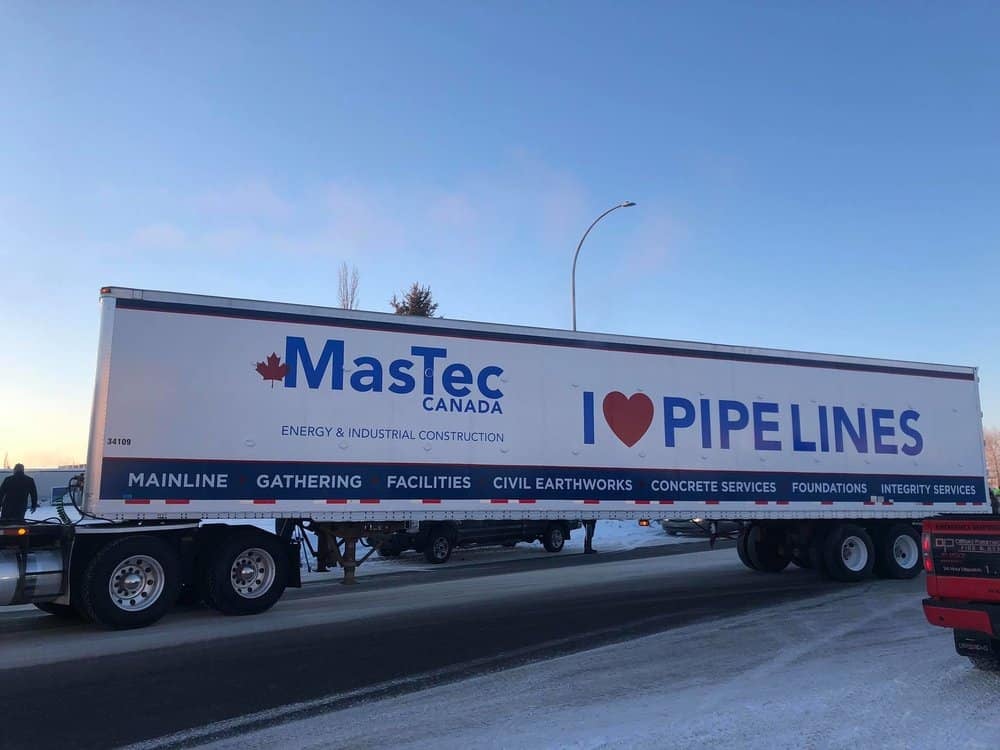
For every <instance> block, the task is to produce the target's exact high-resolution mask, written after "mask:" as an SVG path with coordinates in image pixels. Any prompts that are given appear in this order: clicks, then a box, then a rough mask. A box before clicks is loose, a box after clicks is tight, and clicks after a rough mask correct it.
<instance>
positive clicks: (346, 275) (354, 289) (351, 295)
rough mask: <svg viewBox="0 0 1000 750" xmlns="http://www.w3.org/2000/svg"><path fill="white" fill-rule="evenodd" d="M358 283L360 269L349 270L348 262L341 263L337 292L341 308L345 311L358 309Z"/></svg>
mask: <svg viewBox="0 0 1000 750" xmlns="http://www.w3.org/2000/svg"><path fill="white" fill-rule="evenodd" d="M358 281H359V275H358V267H357V266H351V267H350V268H348V266H347V262H346V261H344V262H343V263H341V264H340V273H339V279H338V285H337V290H338V297H339V298H340V306H341V307H342V308H344V309H345V310H357V309H358Z"/></svg>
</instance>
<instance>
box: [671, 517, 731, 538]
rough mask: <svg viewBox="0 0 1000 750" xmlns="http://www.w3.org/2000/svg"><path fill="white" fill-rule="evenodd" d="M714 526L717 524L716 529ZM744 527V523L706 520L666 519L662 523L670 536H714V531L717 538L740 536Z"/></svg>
mask: <svg viewBox="0 0 1000 750" xmlns="http://www.w3.org/2000/svg"><path fill="white" fill-rule="evenodd" d="M712 524H715V525H714V527H713V525H712ZM743 525H744V524H743V522H742V521H727V520H724V519H720V520H718V521H712V520H709V519H705V518H664V519H663V520H662V521H660V526H662V527H663V530H664V531H665V532H667V533H668V534H669V535H670V536H712V534H713V529H714V533H715V534H716V535H717V536H729V535H732V534H739V533H740V531H741V530H742V529H743Z"/></svg>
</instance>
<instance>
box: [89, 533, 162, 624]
mask: <svg viewBox="0 0 1000 750" xmlns="http://www.w3.org/2000/svg"><path fill="white" fill-rule="evenodd" d="M180 584H181V581H180V563H179V561H178V559H177V552H176V551H175V550H174V549H173V547H171V546H170V545H169V544H167V543H166V542H165V541H164V540H163V539H160V538H159V537H157V536H153V535H152V533H147V534H142V535H135V536H126V537H121V538H119V539H115V540H114V541H112V542H110V543H108V544H107V545H105V546H104V547H102V548H101V549H99V550H98V551H97V553H96V554H95V555H94V557H93V558H92V559H91V561H90V563H89V564H88V565H87V569H86V570H85V571H84V574H83V581H82V584H81V589H80V603H81V606H82V607H83V609H84V611H85V612H86V614H87V616H88V617H89V618H90V619H91V620H93V621H94V622H96V623H97V624H98V625H103V626H104V627H106V628H113V629H115V630H126V629H129V628H141V627H145V626H146V625H152V624H153V623H154V622H156V621H157V620H159V619H160V618H161V617H163V615H165V614H166V613H167V610H169V609H170V608H171V607H172V606H173V605H174V601H175V600H176V599H177V593H178V591H179V589H180Z"/></svg>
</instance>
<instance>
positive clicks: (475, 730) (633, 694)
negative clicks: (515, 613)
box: [207, 555, 1000, 750]
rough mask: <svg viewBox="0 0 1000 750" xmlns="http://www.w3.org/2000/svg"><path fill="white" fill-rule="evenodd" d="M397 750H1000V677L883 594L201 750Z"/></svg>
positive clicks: (876, 590)
mask: <svg viewBox="0 0 1000 750" xmlns="http://www.w3.org/2000/svg"><path fill="white" fill-rule="evenodd" d="M699 557H702V555H693V556H691V558H692V560H691V562H695V560H696V559H697V558H699ZM913 583H916V582H913ZM900 588H902V589H904V590H902V591H901V590H900ZM390 746H391V747H407V748H435V750H443V749H446V748H456V749H458V748H461V749H463V750H465V749H466V748H470V747H497V748H524V747H535V748H638V747H641V748H760V749H761V750H769V749H770V748H797V749H798V748H805V749H810V748H817V749H818V748H851V749H852V750H854V749H856V748H876V747H877V748H899V749H900V750H903V749H909V748H928V749H930V748H935V749H939V748H948V749H949V750H956V749H958V748H983V749H984V750H985V749H987V748H989V749H990V750H994V749H995V748H997V747H1000V677H998V676H996V675H992V674H988V673H983V672H978V671H975V670H973V669H972V668H971V666H970V665H969V664H968V662H967V661H966V660H965V659H963V658H960V657H958V656H957V655H956V654H955V653H954V651H953V648H952V643H951V633H950V631H946V630H943V629H940V628H933V627H931V626H930V625H928V624H926V622H925V621H924V619H923V615H922V612H921V608H920V593H919V591H918V590H915V588H914V586H912V585H907V584H901V583H899V582H889V581H877V582H872V583H870V584H866V585H860V586H857V587H852V588H850V589H838V590H836V591H835V592H832V593H830V594H826V595H823V596H820V597H817V598H814V599H810V600H807V601H800V602H796V603H793V604H786V605H780V606H777V607H772V608H768V609H762V610H758V611H756V612H753V613H751V614H748V615H744V616H739V617H734V618H730V619H726V620H718V621H714V622H707V623H703V624H699V625H694V626H689V627H685V628H681V629H678V630H672V631H669V632H666V633H663V634H660V635H655V636H650V637H646V638H641V639H638V640H633V641H629V642H625V643H621V644H617V645H613V646H608V647H604V648H598V649H596V650H592V651H587V652H583V653H578V654H575V655H572V656H567V657H561V658H557V659H553V660H550V661H547V662H543V663H535V664H531V665H528V666H524V667H518V668H515V669H510V670H508V671H505V672H500V673H495V674H489V675H486V676H482V677H476V678H472V679H468V680H465V681H462V682H457V683H452V684H449V685H445V686H441V687H435V688H431V689H428V690H425V691H423V692H419V693H411V694H409V695H404V696H400V697H394V698H391V699H386V700H381V701H374V702H368V703H362V704H360V705H357V706H354V707H351V708H348V709H344V710H340V711H336V712H333V713H329V714H324V715H320V716H314V717H311V718H307V719H302V720H298V721H294V722H291V723H286V724H280V725H277V726H274V727H271V728H268V729H264V730H260V731H257V732H253V733H249V734H246V733H244V734H241V735H240V736H238V737H234V738H233V739H229V740H224V741H219V742H216V743H214V744H211V745H208V746H207V747H211V748H212V749H213V750H229V749H232V750H253V749H254V748H260V749H261V750H264V749H267V750H271V749H272V748H274V747H282V748H300V749H303V750H305V749H307V748H308V749H309V750H320V749H321V748H324V749H325V748H333V747H341V748H380V749H381V748H385V747H390Z"/></svg>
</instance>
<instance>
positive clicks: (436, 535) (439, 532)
mask: <svg viewBox="0 0 1000 750" xmlns="http://www.w3.org/2000/svg"><path fill="white" fill-rule="evenodd" d="M454 548H455V542H454V540H453V539H452V537H451V534H449V533H448V531H447V530H446V529H444V528H437V529H431V533H430V534H428V535H427V543H426V544H425V545H424V559H425V560H427V562H429V563H433V564H434V565H440V564H441V563H446V562H448V558H450V557H451V551H452V550H453V549H454Z"/></svg>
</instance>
